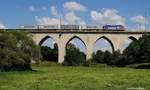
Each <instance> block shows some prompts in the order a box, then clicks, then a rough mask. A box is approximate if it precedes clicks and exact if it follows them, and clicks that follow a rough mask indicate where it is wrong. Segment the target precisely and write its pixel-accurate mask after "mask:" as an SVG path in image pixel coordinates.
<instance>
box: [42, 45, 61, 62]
mask: <svg viewBox="0 0 150 90" xmlns="http://www.w3.org/2000/svg"><path fill="white" fill-rule="evenodd" d="M41 55H42V60H43V61H54V62H58V47H57V44H54V48H50V47H47V46H41Z"/></svg>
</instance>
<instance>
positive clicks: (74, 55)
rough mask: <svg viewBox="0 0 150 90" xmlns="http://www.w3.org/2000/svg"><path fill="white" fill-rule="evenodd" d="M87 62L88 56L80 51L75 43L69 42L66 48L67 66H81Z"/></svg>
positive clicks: (65, 62) (65, 61)
mask: <svg viewBox="0 0 150 90" xmlns="http://www.w3.org/2000/svg"><path fill="white" fill-rule="evenodd" d="M85 62H86V56H85V54H84V53H83V52H80V50H79V49H78V48H76V47H75V46H74V45H73V44H69V45H68V47H67V48H66V56H65V60H64V63H63V64H64V65H66V66H79V65H82V64H83V63H85Z"/></svg>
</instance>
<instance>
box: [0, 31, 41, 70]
mask: <svg viewBox="0 0 150 90" xmlns="http://www.w3.org/2000/svg"><path fill="white" fill-rule="evenodd" d="M39 56H40V50H39V48H38V47H37V46H36V45H35V44H34V42H33V41H32V39H31V37H30V36H29V35H28V34H26V33H24V32H1V33H0V71H11V70H17V71H22V70H31V69H32V68H31V60H39V58H40V57H39Z"/></svg>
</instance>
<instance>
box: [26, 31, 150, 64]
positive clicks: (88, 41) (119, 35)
mask: <svg viewBox="0 0 150 90" xmlns="http://www.w3.org/2000/svg"><path fill="white" fill-rule="evenodd" d="M24 31H26V32H29V33H31V34H32V38H33V40H34V42H35V43H36V44H37V45H41V44H42V43H43V42H44V41H45V40H46V39H48V38H52V39H53V40H54V41H55V42H56V43H57V45H58V62H59V63H63V62H64V56H65V54H66V45H67V44H68V43H69V41H71V40H72V39H74V38H78V39H80V40H81V41H82V42H83V43H84V45H85V47H86V59H87V60H89V59H90V58H91V56H92V52H93V46H94V44H95V43H96V41H97V40H99V39H101V38H103V39H105V40H107V41H108V42H109V43H110V45H111V47H112V50H113V51H115V50H121V49H122V45H123V43H124V41H125V40H126V39H131V40H137V39H138V38H140V37H141V36H142V35H143V34H150V32H129V31H100V30H80V31H79V30H48V29H25V30H24Z"/></svg>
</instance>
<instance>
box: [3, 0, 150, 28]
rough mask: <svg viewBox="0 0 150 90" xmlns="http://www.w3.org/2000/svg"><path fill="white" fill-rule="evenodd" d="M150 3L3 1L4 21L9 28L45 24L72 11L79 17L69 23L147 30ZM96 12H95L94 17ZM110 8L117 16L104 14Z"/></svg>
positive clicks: (125, 0)
mask: <svg viewBox="0 0 150 90" xmlns="http://www.w3.org/2000/svg"><path fill="white" fill-rule="evenodd" d="M71 2H74V4H71ZM66 3H70V5H72V7H73V5H77V4H78V6H79V7H76V6H74V7H73V9H72V10H70V9H69V8H72V7H71V6H69V4H68V7H65V4H66ZM149 3H150V0H1V3H0V12H1V13H0V23H1V24H2V25H3V26H5V27H7V28H17V27H19V26H20V25H35V24H43V23H44V24H45V22H44V20H45V19H48V20H47V23H48V22H50V20H51V21H52V19H53V20H54V18H55V21H56V19H59V18H58V17H59V15H60V14H61V15H62V18H64V19H67V18H65V16H67V14H68V15H70V16H71V15H72V16H73V15H74V16H76V17H75V20H74V21H73V20H72V21H67V20H64V22H65V23H68V24H70V23H73V24H74V23H75V24H80V23H78V22H84V23H86V24H97V25H103V24H107V23H108V24H109V23H110V24H124V25H125V26H126V28H127V29H137V27H138V25H141V26H140V28H142V29H143V26H144V25H143V24H144V21H143V20H144V15H145V12H147V18H148V19H149V15H150V12H149V10H150V5H149ZM80 6H83V7H84V8H85V10H80V9H82V7H80ZM51 7H54V9H55V11H56V12H57V17H56V16H54V15H53V14H52V13H53V12H52V11H51ZM76 8H78V9H76ZM93 11H95V14H93V16H92V15H91V14H92V12H93ZM107 11H112V12H113V13H115V15H114V16H113V15H108V16H107V15H106V16H104V14H106V13H105V12H107ZM71 12H72V13H71ZM69 13H70V14H69ZM93 13H94V12H93ZM100 14H102V17H100ZM110 16H112V17H110ZM115 16H117V17H118V18H116V19H115V20H114V21H113V20H112V18H113V17H115ZM137 16H139V17H137ZM108 17H109V18H108ZM43 19H44V20H43ZM79 19H80V20H79ZM93 19H96V20H93ZM148 19H147V20H148ZM122 20H123V21H122ZM105 21H107V22H105ZM111 21H112V22H111ZM56 22H57V21H56ZM103 22H105V23H103ZM47 23H46V24H47ZM50 24H51V23H50ZM147 28H149V25H147Z"/></svg>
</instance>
